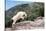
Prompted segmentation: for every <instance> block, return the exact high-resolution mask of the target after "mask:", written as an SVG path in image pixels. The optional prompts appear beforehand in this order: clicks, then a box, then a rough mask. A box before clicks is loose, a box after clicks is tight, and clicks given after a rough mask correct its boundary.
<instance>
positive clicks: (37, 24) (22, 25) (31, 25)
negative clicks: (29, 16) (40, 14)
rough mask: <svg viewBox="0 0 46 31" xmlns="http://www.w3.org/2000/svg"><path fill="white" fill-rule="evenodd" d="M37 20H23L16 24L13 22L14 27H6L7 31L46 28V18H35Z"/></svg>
mask: <svg viewBox="0 0 46 31" xmlns="http://www.w3.org/2000/svg"><path fill="white" fill-rule="evenodd" d="M35 20H37V21H23V22H19V23H16V24H14V25H13V24H12V28H6V31H15V30H27V29H29V30H31V29H41V28H44V19H43V18H42V19H41V18H40V19H35Z"/></svg>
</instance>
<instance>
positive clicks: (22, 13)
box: [12, 11, 27, 24]
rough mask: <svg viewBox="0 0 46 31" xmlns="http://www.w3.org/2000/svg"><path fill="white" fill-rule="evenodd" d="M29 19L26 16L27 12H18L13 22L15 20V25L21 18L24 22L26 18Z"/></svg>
mask: <svg viewBox="0 0 46 31" xmlns="http://www.w3.org/2000/svg"><path fill="white" fill-rule="evenodd" d="M23 15H24V16H23ZM26 17H27V14H26V12H22V11H21V12H18V13H17V14H16V15H15V16H13V18H12V20H13V24H15V23H16V21H17V20H19V19H20V18H21V19H22V20H24V18H26Z"/></svg>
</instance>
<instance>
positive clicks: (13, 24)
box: [12, 21, 16, 30]
mask: <svg viewBox="0 0 46 31" xmlns="http://www.w3.org/2000/svg"><path fill="white" fill-rule="evenodd" d="M15 25H16V21H14V22H13V23H12V29H13V30H14V29H15Z"/></svg>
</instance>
